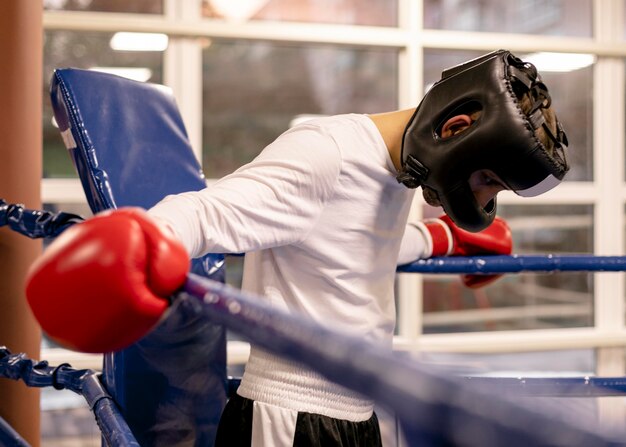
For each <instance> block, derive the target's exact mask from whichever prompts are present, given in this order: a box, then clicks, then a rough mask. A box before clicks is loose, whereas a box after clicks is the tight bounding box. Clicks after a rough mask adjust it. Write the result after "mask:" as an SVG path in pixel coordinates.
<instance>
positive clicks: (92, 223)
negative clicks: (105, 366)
mask: <svg viewBox="0 0 626 447" xmlns="http://www.w3.org/2000/svg"><path fill="white" fill-rule="evenodd" d="M188 271H189V256H188V255H187V251H186V250H185V248H184V247H183V245H182V244H181V243H180V242H179V241H178V240H177V239H176V238H175V237H174V236H173V235H172V234H170V232H169V231H168V230H165V229H163V228H161V227H160V226H159V225H158V224H156V223H155V222H154V221H153V220H152V219H151V218H150V217H148V215H147V214H146V213H145V212H144V211H143V210H140V209H138V208H123V209H120V210H116V211H107V212H104V213H101V214H99V215H97V216H96V217H93V218H92V219H89V220H87V221H85V222H84V223H80V224H76V225H74V226H73V227H71V228H69V229H68V230H66V231H65V232H63V234H61V235H60V236H59V237H58V238H57V240H55V241H54V243H53V244H51V245H50V247H48V249H46V251H45V252H44V253H43V255H42V256H41V258H39V259H38V260H37V261H36V262H35V263H34V264H33V265H32V266H31V268H30V271H29V273H28V276H27V283H26V297H27V299H28V303H29V304H30V307H31V309H32V311H33V313H34V315H35V317H36V318H37V320H38V321H39V323H40V324H41V327H42V329H43V330H44V332H46V333H47V334H48V335H49V336H50V338H52V339H53V340H55V341H57V342H59V343H60V344H62V345H64V346H67V347H69V348H71V349H75V350H78V351H84V352H109V351H115V350H119V349H122V348H125V347H127V346H128V345H130V344H132V343H134V342H135V341H137V340H139V339H140V338H141V337H142V336H144V335H145V334H146V333H147V332H148V331H149V330H150V329H151V328H152V327H154V326H155V325H156V324H157V323H158V322H159V320H160V319H161V317H162V316H163V314H164V312H165V310H166V309H167V308H168V304H169V302H168V299H167V298H168V297H169V296H170V295H171V294H173V293H174V292H175V291H177V290H178V289H179V288H180V287H182V285H183V284H184V282H185V279H186V276H187V272H188Z"/></svg>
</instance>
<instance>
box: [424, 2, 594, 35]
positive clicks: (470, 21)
mask: <svg viewBox="0 0 626 447" xmlns="http://www.w3.org/2000/svg"><path fill="white" fill-rule="evenodd" d="M424 26H425V27H426V28H435V29H444V30H456V31H484V32H495V33H518V34H541V35H553V36H578V37H591V36H592V2H591V0H519V1H516V2H503V1H500V0H424Z"/></svg>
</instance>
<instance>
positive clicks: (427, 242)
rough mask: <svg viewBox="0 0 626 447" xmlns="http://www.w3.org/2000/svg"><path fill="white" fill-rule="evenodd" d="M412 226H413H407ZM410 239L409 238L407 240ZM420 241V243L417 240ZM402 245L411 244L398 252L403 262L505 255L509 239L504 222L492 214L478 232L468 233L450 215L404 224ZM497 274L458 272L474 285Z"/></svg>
mask: <svg viewBox="0 0 626 447" xmlns="http://www.w3.org/2000/svg"><path fill="white" fill-rule="evenodd" d="M409 227H413V228H409ZM411 239H413V241H411ZM420 241H421V243H420ZM403 245H407V246H409V247H413V253H412V256H411V253H409V249H405V250H406V251H404V252H401V254H402V256H403V258H401V261H404V263H408V262H411V260H407V259H409V258H411V257H412V258H413V259H412V260H416V259H427V258H430V257H434V256H476V255H509V254H511V251H512V247H513V241H512V238H511V230H510V229H509V226H508V225H507V223H506V222H505V221H504V220H502V219H500V218H498V217H496V219H495V220H494V222H493V223H492V224H491V225H490V226H489V227H487V228H486V229H484V230H483V231H480V232H478V233H471V232H469V231H465V230H463V229H461V228H459V227H458V226H456V225H455V224H454V223H453V222H452V219H450V217H448V216H447V215H443V216H441V217H439V218H438V219H429V220H424V221H423V222H417V223H412V224H409V225H408V226H407V232H406V233H405V238H404V239H403ZM500 276H501V275H462V276H461V279H462V281H463V284H465V285H466V286H467V287H472V288H477V287H482V286H485V285H487V284H489V283H491V282H493V281H495V280H496V279H497V278H499V277H500Z"/></svg>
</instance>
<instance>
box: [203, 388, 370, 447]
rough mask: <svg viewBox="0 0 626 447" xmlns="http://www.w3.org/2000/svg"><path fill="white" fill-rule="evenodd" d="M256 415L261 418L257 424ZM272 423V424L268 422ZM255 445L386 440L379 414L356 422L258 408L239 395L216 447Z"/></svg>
mask: <svg viewBox="0 0 626 447" xmlns="http://www.w3.org/2000/svg"><path fill="white" fill-rule="evenodd" d="M253 415H256V417H257V418H258V419H257V420H256V421H254V422H256V423H253ZM268 420H272V423H271V424H269V423H267V421H268ZM261 421H264V422H263V423H262V424H261V423H260V422H261ZM253 442H254V443H253ZM251 446H252V447H261V446H263V447H288V446H294V447H314V446H320V447H321V446H324V447H339V446H341V447H370V446H371V447H378V446H382V441H381V437H380V428H379V426H378V418H377V417H376V413H374V414H373V415H372V417H371V418H369V419H368V420H366V421H362V422H352V421H346V420H342V419H333V418H330V417H328V416H321V415H319V414H312V413H298V412H294V411H291V410H284V409H281V408H278V407H272V406H268V405H265V404H256V405H255V402H254V401H252V400H250V399H246V398H244V397H241V396H238V395H235V396H233V397H232V398H231V399H230V400H229V401H228V403H227V404H226V408H224V411H223V413H222V418H221V419H220V423H219V427H218V429H217V438H216V441H215V447H251Z"/></svg>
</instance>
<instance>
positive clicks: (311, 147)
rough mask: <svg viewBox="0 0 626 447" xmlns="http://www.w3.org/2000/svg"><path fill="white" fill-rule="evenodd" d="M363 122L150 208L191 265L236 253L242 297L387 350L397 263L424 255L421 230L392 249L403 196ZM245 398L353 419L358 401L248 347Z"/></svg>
mask: <svg viewBox="0 0 626 447" xmlns="http://www.w3.org/2000/svg"><path fill="white" fill-rule="evenodd" d="M395 176H396V170H395V168H394V166H393V163H392V161H391V158H390V155H389V152H388V150H387V147H386V145H385V143H384V141H383V139H382V136H381V135H380V133H379V131H378V129H377V128H376V126H375V125H374V123H373V122H372V121H371V119H370V118H368V117H367V116H365V115H357V114H350V115H340V116H335V117H329V118H320V119H316V120H311V121H307V122H305V123H303V124H301V125H299V126H296V127H294V128H292V129H290V130H288V131H287V132H285V133H284V134H283V135H281V136H280V137H279V138H278V139H276V141H275V142H273V143H272V144H270V145H269V146H267V147H266V148H265V149H264V150H263V151H262V153H261V154H260V155H259V156H258V157H257V158H256V159H255V160H253V161H252V162H251V163H249V164H247V165H245V166H243V167H242V168H240V169H238V170H237V171H235V172H234V173H233V174H230V175H228V176H226V177H224V178H223V179H221V180H220V181H218V182H217V183H216V184H214V185H213V186H211V187H210V188H207V189H205V190H202V191H199V192H190V193H184V194H179V195H176V196H169V197H167V198H165V199H164V200H163V201H162V202H161V203H159V204H157V205H156V206H155V207H154V208H152V209H151V210H150V211H149V213H150V214H151V215H152V216H155V217H158V218H160V219H162V220H165V221H166V222H167V223H169V224H170V226H171V227H172V228H173V229H174V231H175V233H176V234H177V235H178V236H179V237H180V239H181V240H182V241H183V243H184V245H185V246H186V248H187V250H188V251H189V253H190V254H191V255H192V257H196V256H200V255H202V254H204V253H209V252H213V253H241V252H245V253H246V257H245V262H244V276H243V289H244V290H247V291H249V292H252V293H255V294H258V295H261V296H263V297H264V299H266V300H268V301H269V302H270V303H271V304H272V305H273V306H274V307H276V308H279V309H283V310H287V311H289V312H296V313H299V314H303V315H305V316H308V317H310V318H312V319H313V320H315V321H316V322H317V323H319V324H322V325H329V326H331V327H333V328H334V329H336V330H341V331H345V332H348V333H351V334H358V335H360V336H363V337H365V338H366V339H370V340H375V341H378V342H382V343H387V344H389V346H390V345H391V340H392V336H393V329H394V324H395V307H394V295H393V293H394V290H393V288H394V278H395V271H396V266H397V264H398V261H399V260H400V263H403V262H409V261H411V260H413V259H416V258H418V257H419V256H420V255H421V254H422V252H423V251H424V241H423V238H422V237H421V235H420V234H418V233H419V232H417V233H415V230H409V231H408V232H407V236H410V240H409V241H407V243H405V244H404V245H405V248H406V250H403V253H402V254H401V253H400V247H401V241H402V238H403V235H404V234H405V226H406V221H407V217H408V213H409V209H410V205H411V201H412V197H413V190H409V189H407V188H406V187H405V186H403V185H402V184H400V183H398V182H397V181H396V178H395ZM238 392H239V394H241V395H242V396H244V397H247V398H250V399H254V400H258V401H262V402H265V403H268V404H272V405H277V406H280V407H284V408H289V409H292V410H297V411H307V412H311V413H318V414H324V415H327V416H330V417H336V418H340V419H348V420H354V421H360V420H365V419H367V418H369V417H370V416H371V413H372V409H373V405H372V403H371V402H369V401H368V400H366V399H364V398H362V397H360V396H358V395H355V394H354V393H352V392H351V391H349V390H346V389H343V388H341V387H339V386H337V385H335V384H333V383H331V382H329V381H327V380H326V379H324V378H322V377H321V376H318V375H317V374H314V373H312V372H310V371H306V370H304V369H303V368H302V367H301V366H299V365H297V364H294V363H291V362H288V361H284V360H282V359H279V358H276V357H274V356H272V355H269V354H268V353H266V352H264V351H261V350H259V349H257V348H255V347H254V346H253V347H252V351H251V354H250V359H249V362H248V364H247V367H246V371H245V374H244V377H243V380H242V383H241V386H240V388H239V391H238Z"/></svg>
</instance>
